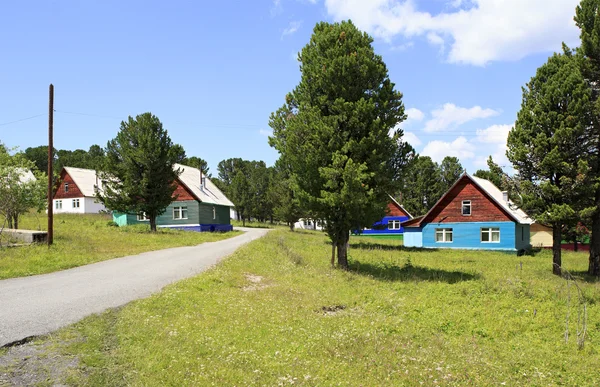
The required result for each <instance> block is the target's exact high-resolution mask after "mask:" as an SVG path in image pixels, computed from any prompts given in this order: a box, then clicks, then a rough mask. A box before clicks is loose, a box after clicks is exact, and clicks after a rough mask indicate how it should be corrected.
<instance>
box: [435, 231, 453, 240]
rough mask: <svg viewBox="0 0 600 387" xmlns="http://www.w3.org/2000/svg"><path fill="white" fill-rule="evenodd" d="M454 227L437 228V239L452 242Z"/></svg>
mask: <svg viewBox="0 0 600 387" xmlns="http://www.w3.org/2000/svg"><path fill="white" fill-rule="evenodd" d="M452 240H453V239H452V229H451V228H436V229H435V241H436V242H446V243H448V242H452Z"/></svg>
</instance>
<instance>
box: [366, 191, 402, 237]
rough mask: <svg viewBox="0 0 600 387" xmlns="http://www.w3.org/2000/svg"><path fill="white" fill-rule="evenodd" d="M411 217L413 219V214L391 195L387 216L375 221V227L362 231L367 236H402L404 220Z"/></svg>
mask: <svg viewBox="0 0 600 387" xmlns="http://www.w3.org/2000/svg"><path fill="white" fill-rule="evenodd" d="M409 219H412V215H411V214H410V213H409V212H408V211H406V209H405V208H404V207H402V205H401V204H400V203H398V202H397V201H396V200H395V199H394V198H393V197H392V196H390V202H389V203H388V205H387V211H386V214H385V216H384V217H383V218H382V219H381V220H380V221H378V222H375V224H373V227H371V228H368V229H364V230H362V231H361V232H360V233H361V234H362V235H365V236H371V237H384V238H386V237H394V236H400V235H402V233H403V232H404V228H403V227H402V222H404V221H406V220H409Z"/></svg>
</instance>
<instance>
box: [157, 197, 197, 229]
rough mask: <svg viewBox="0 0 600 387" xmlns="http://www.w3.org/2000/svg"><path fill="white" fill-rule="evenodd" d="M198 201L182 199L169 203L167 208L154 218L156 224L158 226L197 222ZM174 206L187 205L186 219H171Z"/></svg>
mask: <svg viewBox="0 0 600 387" xmlns="http://www.w3.org/2000/svg"><path fill="white" fill-rule="evenodd" d="M198 204H199V203H198V202H197V201H195V200H184V201H180V202H173V203H171V204H169V207H167V210H166V211H165V212H164V213H163V214H162V215H159V216H158V217H157V218H156V224H158V225H159V226H177V225H186V224H199V218H198ZM175 207H187V219H173V209H174V208H175Z"/></svg>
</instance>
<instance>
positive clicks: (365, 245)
mask: <svg viewBox="0 0 600 387" xmlns="http://www.w3.org/2000/svg"><path fill="white" fill-rule="evenodd" d="M329 244H331V242H329ZM350 249H359V250H384V251H406V252H411V251H413V252H416V251H421V252H426V253H432V252H435V251H438V249H425V248H422V247H406V246H402V245H387V244H383V243H373V242H354V243H350Z"/></svg>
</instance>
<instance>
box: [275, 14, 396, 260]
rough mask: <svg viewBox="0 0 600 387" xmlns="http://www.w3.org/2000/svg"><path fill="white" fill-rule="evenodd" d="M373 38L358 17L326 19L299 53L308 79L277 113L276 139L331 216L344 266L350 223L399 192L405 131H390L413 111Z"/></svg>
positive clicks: (359, 222)
mask: <svg viewBox="0 0 600 387" xmlns="http://www.w3.org/2000/svg"><path fill="white" fill-rule="evenodd" d="M372 43H373V39H372V38H371V37H370V36H368V35H367V34H365V33H363V32H361V31H359V30H358V29H357V28H356V27H355V26H354V24H352V22H349V21H348V22H341V23H335V24H329V23H324V22H323V23H318V24H317V25H316V27H315V28H314V31H313V35H312V37H311V39H310V42H309V43H308V44H307V45H306V46H305V47H304V48H303V49H302V51H301V53H300V55H299V58H300V70H301V73H302V76H301V80H300V83H299V84H298V86H297V87H296V88H295V89H294V91H292V92H291V93H290V94H288V96H287V98H286V104H285V105H284V106H283V107H282V108H280V109H279V110H278V111H277V112H276V113H274V114H272V115H271V120H270V126H271V127H272V128H273V137H272V138H271V140H270V141H271V145H272V146H274V147H275V148H276V149H277V150H278V151H279V152H280V154H281V157H282V158H283V159H284V160H285V162H286V163H289V165H290V166H291V168H292V173H293V175H294V177H295V179H296V181H297V183H298V194H299V195H301V196H303V197H304V199H305V200H306V202H307V204H308V208H307V209H308V210H309V211H310V212H311V213H312V214H314V216H315V217H317V218H319V219H323V220H324V221H325V222H326V231H327V234H328V235H329V237H330V238H331V240H332V243H333V246H334V252H335V249H337V257H338V259H337V262H338V266H340V267H342V268H347V267H348V259H347V243H348V239H349V234H350V230H351V229H360V228H362V227H366V226H371V225H372V224H373V223H374V222H375V221H376V220H378V219H380V218H381V216H382V215H383V214H384V211H385V207H386V204H387V201H388V196H387V195H388V193H394V192H395V189H394V188H395V187H394V177H396V176H397V171H396V170H395V169H396V165H397V157H398V156H397V153H398V152H399V147H398V140H399V137H400V135H401V133H400V132H398V131H396V132H395V134H394V136H393V137H390V136H389V135H388V133H389V132H390V131H391V130H393V128H395V127H396V125H397V124H398V123H400V122H401V121H403V120H404V119H405V118H406V116H405V114H404V105H403V104H402V94H401V93H400V92H398V91H397V90H396V89H395V87H394V84H393V83H392V82H391V81H390V79H389V76H388V70H387V67H386V66H385V63H384V62H383V60H382V58H381V56H379V55H377V54H375V52H374V49H373V46H372ZM332 258H333V257H332Z"/></svg>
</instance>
